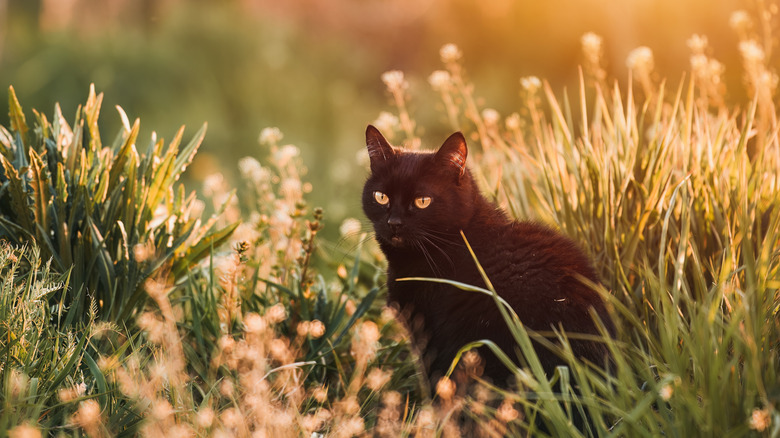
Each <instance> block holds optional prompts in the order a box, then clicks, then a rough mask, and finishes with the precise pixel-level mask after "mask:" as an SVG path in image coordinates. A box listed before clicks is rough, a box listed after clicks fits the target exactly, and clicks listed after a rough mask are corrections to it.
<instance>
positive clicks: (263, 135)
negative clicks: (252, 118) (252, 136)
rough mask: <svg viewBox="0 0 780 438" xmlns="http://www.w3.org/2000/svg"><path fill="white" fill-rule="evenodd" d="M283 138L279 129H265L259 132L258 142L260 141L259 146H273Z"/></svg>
mask: <svg viewBox="0 0 780 438" xmlns="http://www.w3.org/2000/svg"><path fill="white" fill-rule="evenodd" d="M283 137H284V135H282V131H281V130H280V129H279V128H275V127H274V128H265V129H263V130H262V131H260V137H259V139H258V140H259V141H260V144H265V145H274V144H276V143H279V141H281V140H282V138H283Z"/></svg>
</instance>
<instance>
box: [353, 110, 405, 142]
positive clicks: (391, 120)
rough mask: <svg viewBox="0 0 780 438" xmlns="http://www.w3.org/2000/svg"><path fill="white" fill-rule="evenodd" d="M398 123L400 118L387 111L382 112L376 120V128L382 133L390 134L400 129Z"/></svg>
mask: <svg viewBox="0 0 780 438" xmlns="http://www.w3.org/2000/svg"><path fill="white" fill-rule="evenodd" d="M398 123H399V121H398V117H396V116H395V115H393V114H392V113H389V112H387V111H382V112H380V113H379V117H377V118H376V120H374V126H376V128H377V129H379V130H380V131H382V132H386V133H388V134H390V133H392V132H393V131H394V130H395V129H396V128H397V127H398ZM361 150H362V149H361Z"/></svg>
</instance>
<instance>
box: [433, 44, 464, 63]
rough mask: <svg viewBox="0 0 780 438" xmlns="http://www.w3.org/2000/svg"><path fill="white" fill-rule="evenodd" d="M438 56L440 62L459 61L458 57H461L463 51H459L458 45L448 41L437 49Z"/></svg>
mask: <svg viewBox="0 0 780 438" xmlns="http://www.w3.org/2000/svg"><path fill="white" fill-rule="evenodd" d="M439 56H440V57H441V62H443V63H445V64H450V63H453V62H457V61H459V60H460V58H462V57H463V53H462V52H461V51H460V48H458V46H456V45H455V44H452V43H450V44H445V45H444V46H442V48H441V49H440V50H439Z"/></svg>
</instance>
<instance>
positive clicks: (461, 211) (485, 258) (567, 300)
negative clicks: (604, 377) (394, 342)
mask: <svg viewBox="0 0 780 438" xmlns="http://www.w3.org/2000/svg"><path fill="white" fill-rule="evenodd" d="M366 143H367V147H368V150H369V155H370V157H371V175H370V177H369V178H368V180H367V181H366V184H365V187H364V189H363V210H364V212H365V214H366V216H367V217H368V218H369V219H370V220H371V221H372V223H373V224H374V230H375V231H376V239H377V241H378V242H379V245H380V247H381V249H382V251H383V252H384V254H385V256H386V257H387V261H388V271H387V284H388V289H389V294H388V302H389V303H390V304H391V305H395V306H397V307H398V308H399V310H401V315H402V316H403V319H404V322H405V323H406V324H407V326H408V327H409V328H410V331H411V333H412V338H413V339H412V340H413V342H414V344H415V345H416V346H417V347H418V348H419V349H420V350H421V352H422V353H423V356H424V359H425V362H426V368H427V369H426V371H427V373H428V378H429V379H430V382H431V385H432V386H433V385H435V383H436V381H437V379H438V378H439V377H440V376H442V375H443V374H444V373H446V371H447V369H448V368H449V366H450V363H451V362H452V360H453V358H454V355H455V353H456V352H457V351H458V349H460V347H462V346H463V345H465V344H466V343H468V342H471V341H475V340H479V339H491V340H493V341H494V342H495V343H496V344H498V346H499V347H501V348H502V350H503V351H504V352H506V353H507V354H508V355H509V357H515V354H514V352H515V350H516V343H515V341H514V339H513V337H512V336H511V334H510V332H509V330H508V329H507V326H506V323H505V322H504V320H503V318H502V317H501V314H500V313H499V310H498V308H497V306H496V304H495V303H494V301H493V299H492V298H491V297H489V296H487V295H483V294H478V293H475V292H466V291H461V290H457V289H455V288H454V287H453V286H449V285H445V284H439V283H431V282H420V281H411V282H408V281H407V282H397V281H396V279H398V278H403V277H437V278H446V279H451V280H455V281H459V282H462V283H466V284H471V285H476V286H480V287H486V286H485V283H484V282H483V281H482V278H481V276H480V274H479V272H478V271H477V268H476V265H475V263H474V261H473V259H472V257H471V255H470V254H469V252H468V250H467V248H466V246H465V244H464V242H463V238H462V237H461V235H460V231H461V230H462V231H463V233H464V235H465V236H466V238H467V239H468V241H469V243H470V244H471V246H472V247H473V249H474V252H475V254H476V256H477V259H478V260H479V262H480V264H481V265H482V266H483V268H484V269H485V271H486V272H487V275H488V278H489V279H490V281H491V283H492V284H493V286H494V287H495V289H496V291H497V292H498V294H499V295H500V296H502V297H503V298H504V299H505V300H506V301H507V302H509V304H510V305H511V306H512V307H513V308H514V310H515V311H516V312H517V314H518V316H519V317H520V320H521V321H522V322H523V324H524V325H525V326H526V327H528V328H530V329H532V330H535V331H549V330H551V329H552V328H553V327H554V328H558V327H559V326H562V327H563V328H564V329H565V330H566V332H567V333H588V334H598V331H597V329H596V327H595V324H594V322H593V319H592V317H591V315H590V309H591V308H593V309H595V311H596V313H597V314H598V315H599V317H600V318H601V319H602V321H604V323H605V324H606V325H607V327H608V329H609V330H610V331H612V330H614V329H613V328H612V324H611V322H610V318H609V315H608V314H607V311H606V309H605V307H604V303H603V302H602V300H601V298H600V297H599V296H598V294H597V293H596V292H594V291H593V290H591V289H590V288H589V287H587V286H585V285H583V284H582V283H581V282H580V281H579V280H578V279H577V275H581V276H584V277H585V278H587V279H589V280H590V281H592V282H594V283H598V281H599V280H598V276H597V274H596V272H595V270H594V269H593V266H592V265H591V262H590V260H589V259H588V257H587V256H586V255H585V254H584V253H583V251H582V250H580V249H579V248H578V247H577V245H576V244H575V243H574V242H573V241H572V240H571V239H569V238H568V237H566V236H564V235H562V234H561V233H559V232H557V231H555V230H553V229H551V228H548V227H546V226H543V225H539V224H536V223H531V222H517V221H513V220H510V219H509V218H508V217H507V216H506V215H505V214H504V213H503V212H502V211H501V210H500V209H499V208H497V207H496V206H495V205H494V204H493V203H491V202H489V201H488V200H486V199H485V198H484V197H483V196H482V195H481V194H480V191H479V189H478V187H477V184H476V183H475V181H474V179H473V178H472V176H471V174H470V172H469V171H468V170H467V169H465V159H466V154H467V149H466V142H465V139H464V138H463V135H462V134H460V133H455V134H453V135H452V136H450V138H448V139H447V140H446V141H445V143H444V144H443V145H442V147H441V148H440V149H439V151H437V152H436V153H432V152H422V153H413V152H404V151H401V150H398V149H394V148H392V147H391V146H390V145H389V144H388V143H387V141H386V140H385V139H384V137H382V135H381V133H380V132H379V131H378V130H377V129H376V128H374V127H373V126H369V127H368V129H367V131H366ZM376 191H380V192H382V193H385V194H386V195H387V196H388V197H389V203H388V204H387V205H380V204H379V203H378V202H376V201H375V199H374V192H376ZM420 196H429V197H431V198H432V201H431V203H430V205H429V206H428V207H427V208H424V209H420V208H417V207H415V206H414V200H415V198H417V197H420ZM394 238H395V239H394ZM398 239H400V240H398ZM572 347H573V349H574V352H575V353H576V354H577V355H578V356H580V357H583V358H585V359H588V360H590V361H592V362H594V363H597V364H604V362H605V358H606V357H607V354H608V353H607V350H606V348H605V347H604V346H603V344H600V343H596V342H586V341H572ZM536 352H537V354H538V356H539V358H540V360H541V361H542V364H543V366H544V368H545V370H546V371H547V372H548V373H551V372H552V371H553V370H554V368H555V366H557V365H561V364H563V361H562V360H561V359H560V358H559V357H558V356H556V355H555V354H553V353H552V352H550V351H548V350H547V349H545V348H543V347H540V346H538V345H537V346H536ZM480 353H481V355H482V357H483V360H484V361H485V363H484V365H485V368H484V376H486V377H489V378H491V379H492V380H493V381H494V382H495V383H496V384H498V385H500V386H506V385H507V379H508V377H509V376H510V373H509V371H508V370H507V369H506V368H505V367H504V366H503V365H502V364H501V363H499V361H498V360H497V359H496V358H495V357H494V356H493V355H492V354H490V353H487V350H480Z"/></svg>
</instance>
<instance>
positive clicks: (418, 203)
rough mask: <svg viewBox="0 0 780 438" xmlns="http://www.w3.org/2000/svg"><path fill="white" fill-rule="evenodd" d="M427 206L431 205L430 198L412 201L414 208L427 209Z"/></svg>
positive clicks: (422, 197) (425, 197)
mask: <svg viewBox="0 0 780 438" xmlns="http://www.w3.org/2000/svg"><path fill="white" fill-rule="evenodd" d="M429 205H431V197H430V196H420V197H419V198H416V199H415V200H414V206H415V207H417V208H420V209H422V208H428V206H429Z"/></svg>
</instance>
